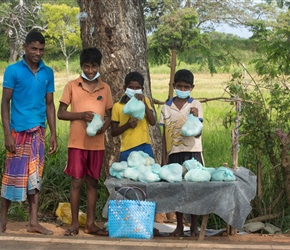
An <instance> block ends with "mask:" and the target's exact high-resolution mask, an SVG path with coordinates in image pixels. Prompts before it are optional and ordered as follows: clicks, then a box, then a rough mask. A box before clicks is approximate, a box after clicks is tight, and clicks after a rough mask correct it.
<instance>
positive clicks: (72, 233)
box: [64, 228, 79, 236]
mask: <svg viewBox="0 0 290 250" xmlns="http://www.w3.org/2000/svg"><path fill="white" fill-rule="evenodd" d="M78 234H79V230H78V229H73V230H72V229H69V228H68V229H67V230H66V231H65V233H64V236H76V235H78Z"/></svg>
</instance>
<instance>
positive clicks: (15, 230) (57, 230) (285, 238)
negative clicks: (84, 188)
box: [2, 221, 290, 243]
mask: <svg viewBox="0 0 290 250" xmlns="http://www.w3.org/2000/svg"><path fill="white" fill-rule="evenodd" d="M41 225H43V226H44V227H46V228H47V229H50V230H52V231H53V232H54V234H53V236H52V237H54V236H58V237H59V236H63V235H64V232H65V230H66V229H67V228H68V227H69V225H66V224H63V225H58V224H55V223H41ZM97 225H98V226H100V227H102V226H103V224H102V223H101V222H100V223H97ZM26 227H27V222H15V221H13V222H12V221H9V222H8V224H7V230H6V233H7V235H9V236H11V235H17V236H20V235H21V236H23V235H24V236H32V235H33V234H31V233H28V232H27V231H26ZM6 233H5V234H6ZM2 235H3V234H2ZM63 237H71V236H63ZM72 237H95V235H88V234H85V233H84V229H83V228H80V230H79V235H77V236H72ZM101 237H107V236H101ZM154 238H156V237H155V236H154ZM158 238H159V239H160V240H162V238H163V239H165V238H167V239H168V238H170V239H176V240H197V237H194V238H192V237H169V236H168V237H161V236H158ZM205 240H206V241H215V242H223V243H227V242H228V243H229V242H232V243H237V242H247V243H258V242H259V243H279V242H280V243H290V234H275V235H269V234H261V233H255V234H253V233H252V234H236V235H231V236H228V235H226V233H223V234H222V235H219V236H210V237H206V238H205Z"/></svg>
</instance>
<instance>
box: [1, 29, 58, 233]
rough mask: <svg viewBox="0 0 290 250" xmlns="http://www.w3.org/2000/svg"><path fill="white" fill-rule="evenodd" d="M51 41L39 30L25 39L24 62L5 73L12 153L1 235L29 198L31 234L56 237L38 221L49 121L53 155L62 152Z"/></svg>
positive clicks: (4, 184) (8, 146)
mask: <svg viewBox="0 0 290 250" xmlns="http://www.w3.org/2000/svg"><path fill="white" fill-rule="evenodd" d="M44 47H45V39H44V37H43V35H42V34H41V33H39V32H37V31H32V32H30V33H29V34H28V35H27V36H26V39H25V43H24V45H23V49H24V52H25V55H24V56H23V58H22V60H20V61H19V62H16V63H14V64H11V65H9V66H8V67H7V68H6V70H5V73H4V78H3V92H2V106H1V117H2V123H3V128H4V137H5V147H6V150H7V154H6V162H5V172H4V175H3V178H2V186H1V222H0V233H3V232H5V230H6V224H7V213H8V209H9V206H10V205H11V202H12V201H18V202H19V201H24V200H26V198H27V200H28V203H29V224H28V227H27V231H28V232H32V233H35V232H36V233H41V234H52V233H53V232H52V231H50V230H47V229H46V228H44V227H43V226H41V225H40V224H39V223H38V218H37V211H38V197H39V191H40V188H41V184H42V173H43V167H44V156H45V123H46V120H47V121H48V125H49V129H50V132H51V136H50V141H49V146H50V148H49V151H48V154H52V153H54V152H55V151H56V148H57V141H56V124H55V106H54V100H53V92H54V75H53V70H52V69H51V68H50V67H48V66H46V65H45V64H44V63H43V61H42V59H41V58H42V56H43V54H44Z"/></svg>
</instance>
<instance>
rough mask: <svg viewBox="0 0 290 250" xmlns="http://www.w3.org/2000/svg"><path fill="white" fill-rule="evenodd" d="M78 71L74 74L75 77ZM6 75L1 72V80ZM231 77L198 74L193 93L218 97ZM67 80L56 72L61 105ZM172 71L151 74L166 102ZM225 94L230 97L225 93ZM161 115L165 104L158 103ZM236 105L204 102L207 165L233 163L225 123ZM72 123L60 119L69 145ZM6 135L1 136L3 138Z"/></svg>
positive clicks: (156, 94) (155, 89) (154, 93)
mask: <svg viewBox="0 0 290 250" xmlns="http://www.w3.org/2000/svg"><path fill="white" fill-rule="evenodd" d="M77 76H78V74H73V75H70V79H74V78H76V77H77ZM2 78H3V76H1V75H0V79H2ZM229 80H230V74H215V75H213V76H212V75H210V74H195V88H194V89H193V91H192V94H191V96H192V97H193V98H197V99H198V98H214V97H221V96H224V88H225V86H226V82H227V81H229ZM66 82H67V78H66V74H65V73H55V85H56V92H55V103H56V108H58V105H59V99H60V97H61V94H62V90H63V87H64V85H65V84H66ZM168 84H169V74H151V91H152V96H153V98H155V99H157V100H160V101H165V100H166V99H167V96H168ZM0 92H2V89H1V90H0ZM225 97H228V96H226V95H225ZM155 109H156V112H157V116H158V117H157V118H158V120H159V114H160V110H161V105H156V106H155ZM231 109H232V106H231V105H230V104H229V103H228V102H224V101H210V102H206V103H203V110H204V129H203V148H204V158H205V163H206V166H213V167H218V166H219V165H221V164H223V163H224V162H228V163H230V162H231V133H230V129H226V128H224V127H223V125H222V122H223V118H224V116H225V114H226V112H228V111H230V110H231ZM68 130H69V123H68V122H66V121H59V120H57V131H58V134H59V136H60V140H62V141H63V143H64V144H66V139H67V134H68ZM2 136H3V134H2V135H1V136H0V138H2Z"/></svg>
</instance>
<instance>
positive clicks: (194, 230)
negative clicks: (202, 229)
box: [190, 227, 199, 237]
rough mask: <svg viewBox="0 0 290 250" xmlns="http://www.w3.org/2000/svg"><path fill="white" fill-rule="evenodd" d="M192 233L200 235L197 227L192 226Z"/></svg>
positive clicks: (192, 234)
mask: <svg viewBox="0 0 290 250" xmlns="http://www.w3.org/2000/svg"><path fill="white" fill-rule="evenodd" d="M190 234H191V236H193V237H195V236H199V231H198V228H197V227H190Z"/></svg>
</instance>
